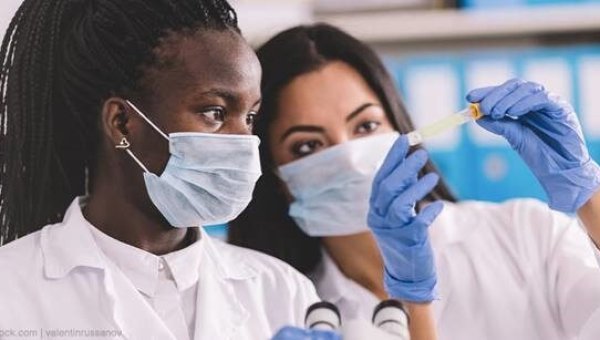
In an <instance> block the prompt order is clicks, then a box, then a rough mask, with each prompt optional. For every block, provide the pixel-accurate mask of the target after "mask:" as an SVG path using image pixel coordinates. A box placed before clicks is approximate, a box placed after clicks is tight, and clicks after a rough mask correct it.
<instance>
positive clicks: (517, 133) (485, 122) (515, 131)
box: [477, 117, 525, 149]
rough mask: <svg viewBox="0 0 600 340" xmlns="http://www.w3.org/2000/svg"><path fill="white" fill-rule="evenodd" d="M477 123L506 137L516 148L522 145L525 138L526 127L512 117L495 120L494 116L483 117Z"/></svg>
mask: <svg viewBox="0 0 600 340" xmlns="http://www.w3.org/2000/svg"><path fill="white" fill-rule="evenodd" d="M477 124H479V126H481V127H482V128H484V129H486V130H487V131H489V132H491V133H493V134H496V135H499V136H502V137H504V138H505V139H506V140H507V141H508V143H509V144H510V145H511V146H512V147H513V148H515V149H518V148H519V147H520V145H521V141H522V140H523V139H524V138H525V137H524V136H523V135H524V133H525V131H524V127H523V125H522V124H521V123H520V122H519V121H518V120H513V119H510V118H504V119H500V120H495V119H493V118H492V117H482V118H481V119H479V120H477Z"/></svg>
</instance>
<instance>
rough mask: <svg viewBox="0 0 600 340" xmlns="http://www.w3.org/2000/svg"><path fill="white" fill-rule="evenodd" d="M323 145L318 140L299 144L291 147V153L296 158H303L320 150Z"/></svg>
mask: <svg viewBox="0 0 600 340" xmlns="http://www.w3.org/2000/svg"><path fill="white" fill-rule="evenodd" d="M322 146H323V143H321V142H320V141H318V140H310V141H306V142H299V143H296V144H294V145H293V146H292V153H293V154H294V156H296V157H304V156H307V155H310V154H312V153H314V152H315V151H317V149H319V148H321V147H322Z"/></svg>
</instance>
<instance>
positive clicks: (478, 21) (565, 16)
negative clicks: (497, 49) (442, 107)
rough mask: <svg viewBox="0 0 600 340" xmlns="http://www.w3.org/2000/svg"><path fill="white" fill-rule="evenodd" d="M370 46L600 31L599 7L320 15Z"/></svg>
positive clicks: (323, 19) (580, 6)
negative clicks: (372, 44) (390, 43)
mask: <svg viewBox="0 0 600 340" xmlns="http://www.w3.org/2000/svg"><path fill="white" fill-rule="evenodd" d="M317 20H318V21H324V22H328V23H330V24H333V25H335V26H337V27H339V28H341V29H343V30H345V31H347V32H348V33H350V34H352V35H353V36H355V37H356V38H358V39H360V40H363V41H367V42H408V41H410V42H414V41H440V40H442V41H443V40H457V39H481V38H500V37H527V36H536V35H548V34H550V35H552V34H564V33H585V32H600V5H591V4H590V5H577V6H573V5H571V6H552V7H537V8H515V9H497V10H485V11H484V10H430V11H387V12H374V13H360V14H331V15H320V16H318V17H317Z"/></svg>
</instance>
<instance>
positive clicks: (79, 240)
mask: <svg viewBox="0 0 600 340" xmlns="http://www.w3.org/2000/svg"><path fill="white" fill-rule="evenodd" d="M88 223H89V222H87V221H86V219H85V218H84V217H83V214H82V212H81V208H80V206H79V198H76V199H75V200H74V201H73V202H72V203H71V205H70V206H69V208H68V209H67V211H66V213H65V216H64V218H63V221H62V222H61V223H59V224H56V225H53V226H51V227H48V228H43V229H42V231H41V237H40V242H41V249H42V253H43V255H44V271H45V274H46V277H48V278H51V279H58V278H62V277H64V276H66V275H67V274H68V273H69V272H70V271H71V270H73V269H74V268H77V267H90V268H96V269H104V260H103V257H102V254H101V253H100V250H99V249H98V247H97V246H96V244H95V242H94V238H93V236H92V234H91V233H90V231H89V229H88V228H87V227H86V225H85V224H88Z"/></svg>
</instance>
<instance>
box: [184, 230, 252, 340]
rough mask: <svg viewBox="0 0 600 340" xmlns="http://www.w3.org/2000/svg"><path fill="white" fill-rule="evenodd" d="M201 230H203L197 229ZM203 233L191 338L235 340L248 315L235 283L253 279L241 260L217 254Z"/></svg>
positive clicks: (199, 339) (241, 283) (224, 254)
mask: <svg viewBox="0 0 600 340" xmlns="http://www.w3.org/2000/svg"><path fill="white" fill-rule="evenodd" d="M200 229H202V228H200ZM201 232H202V237H203V238H204V239H203V242H205V245H204V248H203V249H204V253H203V256H204V257H203V259H202V261H201V265H200V269H199V270H200V276H199V277H200V279H199V284H198V296H197V302H196V308H197V310H196V330H195V336H194V339H196V340H201V339H224V340H226V339H237V338H243V337H242V336H236V335H237V334H239V332H240V331H241V329H242V328H244V326H245V323H246V322H247V320H248V318H249V312H248V311H247V310H246V309H245V308H244V306H243V304H242V302H241V301H240V299H239V296H238V294H240V292H239V291H238V290H236V284H239V285H243V284H244V282H243V280H246V279H249V278H251V277H252V276H253V274H252V272H250V271H248V270H246V269H245V267H244V261H243V259H235V258H232V257H230V256H231V254H226V253H218V251H217V249H215V245H214V244H213V242H214V241H212V240H211V239H210V237H209V236H208V235H207V234H206V233H205V232H204V230H202V231H201Z"/></svg>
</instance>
